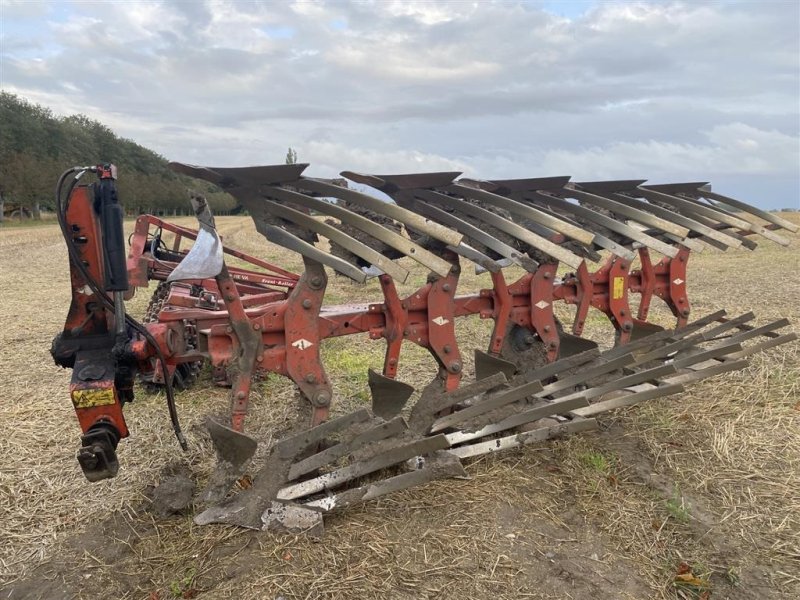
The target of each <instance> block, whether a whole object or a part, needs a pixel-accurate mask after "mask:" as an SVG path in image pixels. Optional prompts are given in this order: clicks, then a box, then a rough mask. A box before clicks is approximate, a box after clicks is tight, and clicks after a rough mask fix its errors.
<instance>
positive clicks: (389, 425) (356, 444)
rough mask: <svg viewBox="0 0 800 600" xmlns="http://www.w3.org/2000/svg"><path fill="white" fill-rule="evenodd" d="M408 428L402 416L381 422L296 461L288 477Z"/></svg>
mask: <svg viewBox="0 0 800 600" xmlns="http://www.w3.org/2000/svg"><path fill="white" fill-rule="evenodd" d="M406 429H408V426H407V425H406V423H405V421H404V420H403V419H402V418H401V417H395V418H394V419H392V420H390V421H386V422H381V423H379V424H378V425H375V426H374V427H371V428H370V429H367V430H366V431H364V432H363V433H360V434H358V435H356V436H354V437H352V438H350V439H349V440H346V441H342V442H340V443H338V444H336V445H335V446H331V447H330V448H326V449H325V450H322V451H321V452H317V453H316V454H312V455H311V456H308V457H306V458H304V459H303V460H301V461H298V462H296V463H294V464H293V465H292V467H291V468H290V469H289V476H288V479H289V481H292V480H294V479H297V478H298V477H300V476H302V475H306V474H308V473H311V472H312V471H316V470H317V469H320V468H322V467H324V466H325V465H327V464H330V463H332V462H334V461H336V460H339V459H340V458H342V457H344V456H347V455H348V454H350V453H351V452H353V451H354V450H356V449H357V448H360V447H362V446H365V445H367V444H370V443H373V442H379V441H381V440H385V439H386V438H390V437H393V436H396V435H398V434H401V433H403V432H404V431H406Z"/></svg>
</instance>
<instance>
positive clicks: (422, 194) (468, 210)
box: [414, 190, 583, 269]
mask: <svg viewBox="0 0 800 600" xmlns="http://www.w3.org/2000/svg"><path fill="white" fill-rule="evenodd" d="M414 195H415V196H416V197H417V198H418V199H419V200H421V201H423V202H424V201H432V202H436V203H438V204H442V205H444V206H447V207H448V208H452V209H453V210H455V211H456V212H460V213H463V214H466V215H470V216H471V217H473V218H475V219H479V220H481V221H483V222H484V223H486V224H487V225H490V226H492V227H495V228H497V229H499V230H500V231H503V232H505V233H507V234H508V235H510V236H512V237H514V238H516V239H518V240H519V241H521V242H523V243H525V244H528V245H529V246H533V247H534V248H537V249H538V250H540V251H542V252H544V253H545V254H549V255H550V256H552V257H553V258H555V259H556V260H558V261H560V262H563V263H564V264H567V265H569V266H571V267H574V268H576V269H577V268H578V267H579V266H580V264H581V263H582V262H583V259H582V258H581V257H580V256H578V255H577V254H573V253H572V252H570V251H569V250H567V249H565V248H562V247H561V246H559V245H558V244H554V243H553V242H551V241H550V240H548V239H545V238H543V237H541V236H540V235H537V234H535V233H533V232H532V231H528V230H527V229H525V228H524V227H521V226H519V225H517V224H516V223H514V222H512V221H509V220H508V219H504V218H503V217H501V216H500V215H497V214H495V213H493V212H491V211H488V210H486V209H485V208H481V207H479V206H476V205H474V204H470V203H469V202H466V201H465V200H461V199H459V198H454V197H452V196H447V195H446V194H442V193H440V192H432V191H429V190H416V191H414Z"/></svg>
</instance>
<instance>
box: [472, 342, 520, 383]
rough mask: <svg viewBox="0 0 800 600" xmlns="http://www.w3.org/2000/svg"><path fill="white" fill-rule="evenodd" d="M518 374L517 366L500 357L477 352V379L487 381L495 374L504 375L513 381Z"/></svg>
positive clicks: (480, 351)
mask: <svg viewBox="0 0 800 600" xmlns="http://www.w3.org/2000/svg"><path fill="white" fill-rule="evenodd" d="M516 372H517V366H516V365H515V364H514V363H512V362H509V361H507V360H503V359H502V358H500V357H499V356H494V355H492V354H487V353H486V352H483V351H482V350H477V349H476V350H475V379H486V378H487V377H491V376H492V375H494V374H495V373H504V374H505V376H506V377H508V379H511V378H512V377H513V376H514V375H515V374H516Z"/></svg>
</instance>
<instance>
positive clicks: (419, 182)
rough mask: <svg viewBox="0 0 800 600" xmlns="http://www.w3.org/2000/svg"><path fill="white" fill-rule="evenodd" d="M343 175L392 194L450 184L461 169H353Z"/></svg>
mask: <svg viewBox="0 0 800 600" xmlns="http://www.w3.org/2000/svg"><path fill="white" fill-rule="evenodd" d="M341 175H342V177H347V178H348V179H352V180H353V181H355V182H357V183H363V184H365V185H369V186H371V187H374V188H375V189H377V190H381V191H382V192H384V193H387V194H389V195H392V194H393V193H394V192H398V191H403V190H411V189H419V188H432V187H440V186H443V185H449V184H451V183H453V181H454V180H455V179H456V177H458V176H459V175H461V171H442V172H437V173H409V174H398V175H365V174H362V173H354V172H353V171H342V173H341Z"/></svg>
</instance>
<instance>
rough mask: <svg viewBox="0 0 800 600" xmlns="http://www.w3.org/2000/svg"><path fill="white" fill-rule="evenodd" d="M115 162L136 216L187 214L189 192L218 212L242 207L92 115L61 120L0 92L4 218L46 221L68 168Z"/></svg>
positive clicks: (123, 196) (124, 198)
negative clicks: (176, 170) (44, 217)
mask: <svg viewBox="0 0 800 600" xmlns="http://www.w3.org/2000/svg"><path fill="white" fill-rule="evenodd" d="M108 162H110V163H114V164H115V165H117V167H118V173H119V179H118V180H117V186H118V189H119V198H120V201H121V202H122V204H123V206H124V207H125V212H126V213H127V214H129V215H137V214H141V213H153V214H160V215H175V214H188V212H189V211H190V205H189V201H188V199H189V192H190V191H194V192H199V193H202V194H203V195H205V197H206V198H207V199H208V201H209V203H210V204H211V208H212V210H213V211H214V212H215V214H228V213H230V212H234V211H235V210H236V208H237V203H236V200H235V199H234V198H233V197H232V196H231V195H230V194H227V193H225V192H223V191H222V190H221V189H219V188H218V187H217V186H215V185H213V184H210V183H206V182H203V181H199V180H195V179H192V178H190V177H186V176H184V175H179V174H176V173H173V172H172V171H170V170H169V168H168V167H167V160H166V159H165V158H164V157H162V156H160V155H159V154H157V153H156V152H153V151H152V150H149V149H147V148H145V147H143V146H141V145H139V144H137V143H136V142H133V141H132V140H128V139H124V138H120V137H118V136H117V135H115V134H114V132H113V131H111V129H109V128H108V127H106V126H105V125H103V124H102V123H100V122H98V121H95V120H93V119H90V118H89V117H87V116H85V115H70V116H67V117H58V116H55V115H54V114H53V113H52V111H51V110H50V109H49V108H46V107H44V106H40V105H38V104H33V103H31V102H28V101H27V100H25V99H24V98H20V97H19V96H16V95H15V94H10V93H7V92H3V91H0V220H3V218H4V216H5V218H8V217H10V216H20V217H33V218H39V217H40V215H41V212H42V211H43V210H53V209H54V199H53V196H54V194H53V190H54V187H55V183H56V181H57V180H58V177H59V175H60V174H61V173H62V172H63V171H64V170H65V169H67V168H69V167H70V166H74V165H92V164H98V163H108ZM87 179H88V177H87Z"/></svg>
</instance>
